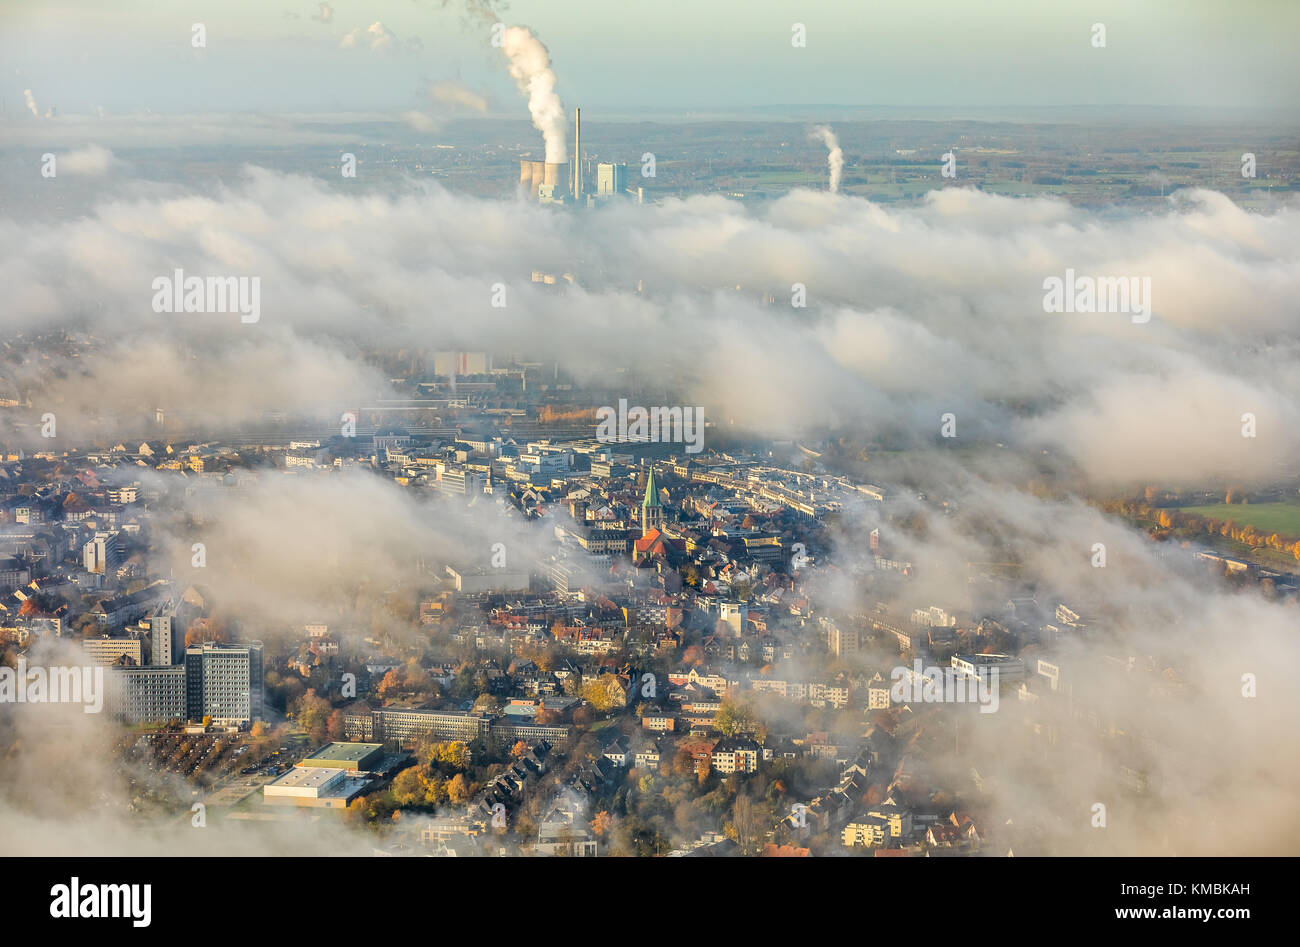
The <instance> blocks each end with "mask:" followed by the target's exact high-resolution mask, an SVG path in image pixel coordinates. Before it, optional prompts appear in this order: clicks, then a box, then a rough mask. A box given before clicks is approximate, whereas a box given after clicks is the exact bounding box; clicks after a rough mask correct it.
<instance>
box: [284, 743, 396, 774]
mask: <svg viewBox="0 0 1300 947" xmlns="http://www.w3.org/2000/svg"><path fill="white" fill-rule="evenodd" d="M383 758H384V745H383V744H382V743H339V742H335V743H327V744H326V745H325V746H323V747H321V748H320V749H319V750H316V751H315V752H314V753H312V754H311V755H310V756H308V757H306V758H305V759H303V760H302V761H301V762H299V763H298V766H300V767H308V768H316V767H319V768H324V769H340V770H344V771H346V772H349V773H358V772H361V773H368V772H373V771H374V770H375V768H376V767H377V766H378V765H379V763H380V762H381V761H382V760H383Z"/></svg>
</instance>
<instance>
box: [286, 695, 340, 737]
mask: <svg viewBox="0 0 1300 947" xmlns="http://www.w3.org/2000/svg"><path fill="white" fill-rule="evenodd" d="M332 711H333V707H331V706H330V702H329V701H328V700H326V699H325V698H324V697H318V696H317V695H316V690H315V688H308V690H307V693H305V694H303V695H302V697H300V698H298V700H297V701H295V702H294V707H293V713H294V716H295V718H296V719H297V721H298V726H300V727H302V729H303V730H305V731H306V732H307V735H308V736H310V737H311V738H312V739H313V740H314V741H316V742H317V743H321V742H324V740H325V737H326V734H327V732H328V724H329V718H330V713H331V712H332Z"/></svg>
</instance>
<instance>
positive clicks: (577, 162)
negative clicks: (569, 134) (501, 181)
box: [519, 109, 582, 204]
mask: <svg viewBox="0 0 1300 947" xmlns="http://www.w3.org/2000/svg"><path fill="white" fill-rule="evenodd" d="M581 148H582V109H575V110H574V119H573V161H572V162H568V161H566V162H563V163H559V164H552V163H548V162H545V161H529V160H527V159H522V160H520V162H519V188H520V190H522V191H523V192H524V193H525V194H527V195H528V197H529V199H530V200H536V201H538V202H539V203H542V204H563V203H565V201H566V199H567V198H568V197H569V195H570V194H572V195H573V197H574V200H581V199H582V157H581V156H582V151H581ZM570 167H572V170H570Z"/></svg>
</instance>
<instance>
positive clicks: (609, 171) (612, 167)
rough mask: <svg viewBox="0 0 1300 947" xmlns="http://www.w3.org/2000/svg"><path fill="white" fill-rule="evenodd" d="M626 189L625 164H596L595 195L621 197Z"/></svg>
mask: <svg viewBox="0 0 1300 947" xmlns="http://www.w3.org/2000/svg"><path fill="white" fill-rule="evenodd" d="M626 190H627V165H626V164H598V165H596V196H597V197H621V196H622V195H623V192H624V191H626Z"/></svg>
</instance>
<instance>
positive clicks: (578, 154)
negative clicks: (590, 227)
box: [573, 108, 582, 203]
mask: <svg viewBox="0 0 1300 947" xmlns="http://www.w3.org/2000/svg"><path fill="white" fill-rule="evenodd" d="M573 200H574V203H577V202H578V201H580V200H582V109H580V108H575V109H574V110H573Z"/></svg>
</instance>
